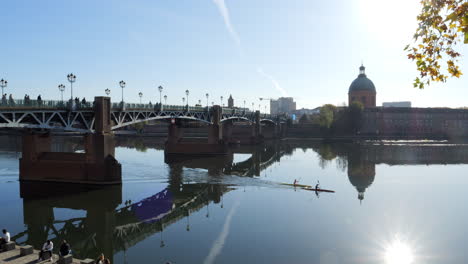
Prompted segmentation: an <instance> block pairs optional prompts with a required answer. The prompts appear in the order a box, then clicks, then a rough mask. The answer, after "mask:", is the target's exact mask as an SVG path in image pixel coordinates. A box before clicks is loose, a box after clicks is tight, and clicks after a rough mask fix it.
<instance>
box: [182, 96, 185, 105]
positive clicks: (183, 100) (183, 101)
mask: <svg viewBox="0 0 468 264" xmlns="http://www.w3.org/2000/svg"><path fill="white" fill-rule="evenodd" d="M182 105H185V97H182Z"/></svg>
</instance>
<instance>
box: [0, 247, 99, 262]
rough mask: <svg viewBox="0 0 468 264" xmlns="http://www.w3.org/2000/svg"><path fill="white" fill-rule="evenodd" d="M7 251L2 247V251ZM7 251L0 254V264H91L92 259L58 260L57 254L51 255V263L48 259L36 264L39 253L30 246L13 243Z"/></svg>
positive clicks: (71, 258) (69, 258)
mask: <svg viewBox="0 0 468 264" xmlns="http://www.w3.org/2000/svg"><path fill="white" fill-rule="evenodd" d="M5 249H7V248H6V247H3V250H5ZM8 249H9V250H7V251H3V252H0V264H7V263H8V264H31V263H59V264H60V263H63V264H91V263H94V260H92V259H84V260H81V259H75V258H73V257H72V256H71V255H70V256H68V257H65V258H60V257H59V256H58V255H57V254H53V256H52V262H51V261H50V259H48V260H43V261H41V262H38V261H37V260H38V257H39V251H38V250H34V249H33V248H32V246H18V245H14V243H10V244H9V245H8Z"/></svg>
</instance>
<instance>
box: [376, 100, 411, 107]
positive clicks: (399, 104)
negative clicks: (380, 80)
mask: <svg viewBox="0 0 468 264" xmlns="http://www.w3.org/2000/svg"><path fill="white" fill-rule="evenodd" d="M382 107H411V102H410V101H403V102H384V103H382Z"/></svg>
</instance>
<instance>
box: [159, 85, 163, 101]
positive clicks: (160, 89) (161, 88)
mask: <svg viewBox="0 0 468 264" xmlns="http://www.w3.org/2000/svg"><path fill="white" fill-rule="evenodd" d="M158 90H159V104H160V105H162V100H161V93H162V91H163V87H162V86H161V85H159V87H158Z"/></svg>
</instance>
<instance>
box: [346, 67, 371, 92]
mask: <svg viewBox="0 0 468 264" xmlns="http://www.w3.org/2000/svg"><path fill="white" fill-rule="evenodd" d="M365 69H366V68H365V67H364V66H362V65H361V67H359V75H358V77H357V78H356V79H355V80H354V81H353V82H352V83H351V85H350V86H349V92H354V91H371V92H374V93H375V92H376V90H375V85H374V83H373V82H372V81H371V80H370V79H369V78H367V76H366V73H365Z"/></svg>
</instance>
